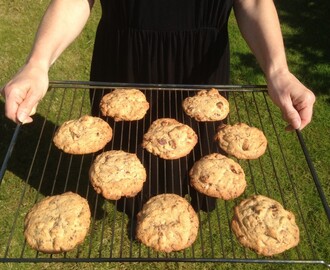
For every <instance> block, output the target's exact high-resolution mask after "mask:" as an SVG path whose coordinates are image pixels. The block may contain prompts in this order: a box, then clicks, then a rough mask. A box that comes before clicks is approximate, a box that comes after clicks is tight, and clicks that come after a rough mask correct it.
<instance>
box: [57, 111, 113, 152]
mask: <svg viewBox="0 0 330 270" xmlns="http://www.w3.org/2000/svg"><path fill="white" fill-rule="evenodd" d="M111 139H112V129H111V127H110V126H109V124H108V123H107V122H105V121H104V120H103V119H101V118H99V117H93V116H89V115H84V116H82V117H80V118H79V119H75V120H69V121H66V122H64V123H63V124H62V125H61V126H60V127H59V128H58V129H57V131H56V133H55V135H54V138H53V142H54V144H55V145H56V147H57V148H59V149H61V150H62V151H64V152H65V153H69V154H77V155H79V154H90V153H94V152H97V151H99V150H101V149H102V148H103V147H104V146H105V145H106V144H107V143H108V142H109V141H110V140H111Z"/></svg>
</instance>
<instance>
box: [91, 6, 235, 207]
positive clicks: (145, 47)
mask: <svg viewBox="0 0 330 270" xmlns="http://www.w3.org/2000/svg"><path fill="white" fill-rule="evenodd" d="M101 5H102V17H101V20H100V22H99V25H98V29H97V34H96V39H95V47H94V53H93V58H92V65H91V76H90V79H91V81H99V82H125V83H164V84H166V83H171V84H182V83H183V84H227V83H228V82H229V41H228V31H227V23H228V17H229V14H230V12H231V9H232V5H233V0H101ZM101 98H102V95H101V94H100V92H99V91H95V92H94V91H93V90H91V100H92V103H93V104H92V107H93V113H94V114H95V115H98V114H99V108H98V104H99V102H100V99H101ZM150 178H151V177H150ZM167 191H170V192H176V193H177V190H167ZM158 192H164V191H162V190H158ZM180 192H181V193H182V190H181V191H180ZM151 193H153V191H151ZM152 195H154V194H150V192H149V194H148V195H146V198H145V199H147V198H148V197H150V196H152ZM142 201H143V200H142ZM137 208H139V207H137ZM137 210H138V209H137ZM134 212H135V211H134Z"/></svg>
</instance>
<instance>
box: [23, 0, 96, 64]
mask: <svg viewBox="0 0 330 270" xmlns="http://www.w3.org/2000/svg"><path fill="white" fill-rule="evenodd" d="M93 2H94V1H91V0H53V1H52V2H51V3H50V5H49V7H48V8H47V10H46V12H45V15H44V17H43V19H42V21H41V23H40V26H39V29H38V31H37V34H36V37H35V41H34V44H33V47H32V50H31V53H30V55H29V57H28V59H27V64H32V65H34V66H38V67H42V68H45V69H47V70H48V69H49V67H50V66H51V65H52V64H53V63H54V62H55V60H56V59H57V58H58V57H59V56H60V54H61V53H62V52H63V51H64V50H65V49H66V48H67V47H68V46H69V44H70V43H71V42H72V41H73V40H74V39H75V38H76V37H77V36H78V35H79V34H80V32H81V31H82V29H83V27H84V25H85V24H86V22H87V19H88V17H89V15H90V10H91V7H92V4H93Z"/></svg>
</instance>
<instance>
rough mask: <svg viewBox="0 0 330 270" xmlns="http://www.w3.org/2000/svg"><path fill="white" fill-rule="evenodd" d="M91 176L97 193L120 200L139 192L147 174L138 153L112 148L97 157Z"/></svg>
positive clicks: (90, 172) (110, 198)
mask: <svg viewBox="0 0 330 270" xmlns="http://www.w3.org/2000/svg"><path fill="white" fill-rule="evenodd" d="M89 177H90V181H91V184H92V186H93V187H94V189H95V191H96V192H97V193H100V194H102V196H103V197H104V198H106V199H108V200H118V199H120V198H121V197H123V196H125V197H134V196H135V195H136V194H137V193H139V192H140V191H141V189H142V187H143V183H144V182H145V181H146V178H147V174H146V170H145V168H144V166H143V164H142V163H141V161H140V160H139V159H138V157H137V156H136V154H133V153H127V152H124V151H122V150H111V151H107V152H103V153H101V154H99V155H98V156H97V157H96V159H95V160H94V162H93V164H92V166H91V168H90V170H89Z"/></svg>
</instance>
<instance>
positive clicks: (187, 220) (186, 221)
mask: <svg viewBox="0 0 330 270" xmlns="http://www.w3.org/2000/svg"><path fill="white" fill-rule="evenodd" d="M198 227H199V220H198V217H197V214H196V212H195V211H194V209H193V208H192V206H191V205H190V204H189V202H188V201H187V200H186V199H184V198H182V197H181V196H179V195H176V194H160V195H157V196H155V197H152V198H151V199H149V201H147V202H146V203H145V204H144V205H143V208H142V210H141V211H140V212H139V213H138V215H137V227H136V237H137V239H139V240H140V241H141V242H142V243H143V244H145V245H146V246H148V247H151V248H153V249H154V250H156V251H163V252H167V253H169V252H172V251H179V250H182V249H185V248H188V247H189V246H191V245H192V244H193V243H194V242H195V240H196V238H197V234H198Z"/></svg>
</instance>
